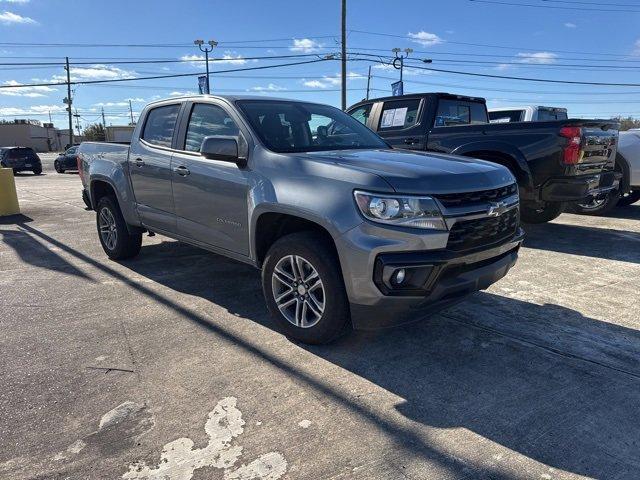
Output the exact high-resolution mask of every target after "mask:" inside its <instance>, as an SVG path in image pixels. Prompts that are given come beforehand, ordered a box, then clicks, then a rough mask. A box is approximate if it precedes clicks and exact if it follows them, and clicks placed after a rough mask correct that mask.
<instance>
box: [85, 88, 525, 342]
mask: <svg viewBox="0 0 640 480" xmlns="http://www.w3.org/2000/svg"><path fill="white" fill-rule="evenodd" d="M78 155H79V167H80V174H81V178H82V182H83V186H84V189H85V190H84V196H85V199H86V201H87V203H88V204H89V205H90V206H91V208H93V209H94V210H95V211H96V219H97V229H98V236H99V238H100V242H101V243H102V247H103V248H104V251H105V252H106V254H107V255H108V256H109V257H110V258H112V259H115V260H118V259H125V258H130V257H133V256H135V255H137V254H138V253H139V251H140V246H141V242H142V234H143V233H144V232H145V231H148V232H153V233H159V234H163V235H166V236H168V237H171V238H174V239H177V240H181V241H184V242H187V243H190V244H192V245H196V246H198V247H202V248H204V249H207V250H210V251H213V252H216V253H219V254H222V255H226V256H228V257H231V258H234V259H236V260H239V261H242V262H246V263H249V264H251V265H254V266H256V267H258V268H260V269H261V270H262V287H263V293H264V296H265V300H266V303H267V306H268V308H269V310H270V312H271V313H272V315H273V317H274V319H275V321H276V322H277V324H278V325H279V326H280V327H281V329H282V330H283V331H284V332H285V333H286V334H287V335H289V336H291V337H293V338H296V339H298V340H301V341H303V342H308V343H326V342H329V341H331V340H332V339H334V338H336V337H337V336H338V335H340V334H341V333H343V332H345V331H348V329H349V328H351V327H354V328H360V329H371V328H378V327H382V326H390V325H395V324H400V323H404V322H408V321H412V320H417V319H420V318H423V317H425V316H427V315H428V314H432V313H434V312H436V311H438V310H439V309H442V308H444V307H446V306H448V305H451V304H452V303H454V302H456V301H459V300H460V299H462V298H464V297H465V296H466V295H468V294H470V293H472V292H475V291H477V290H480V289H485V288H487V287H488V286H489V285H491V284H492V283H494V282H496V281H497V280H499V279H500V278H502V277H503V276H504V275H505V274H506V273H507V271H508V270H509V269H510V268H511V267H512V266H513V265H514V263H515V262H516V258H517V253H518V249H519V248H520V244H521V242H522V238H523V232H522V230H521V228H520V225H519V204H518V189H517V185H516V183H515V179H514V177H513V175H512V174H511V173H510V172H509V170H507V169H506V168H505V167H502V166H500V165H496V164H493V163H489V162H486V161H482V160H475V159H471V158H464V157H457V156H451V155H443V154H431V153H419V152H408V151H402V150H393V149H391V148H390V147H389V146H388V145H387V143H385V141H384V140H382V139H381V138H380V137H379V136H378V135H376V134H375V133H373V132H372V131H371V130H369V129H368V128H366V127H365V126H364V125H362V124H360V123H359V122H358V121H357V120H355V119H353V118H352V117H350V116H349V115H347V114H345V113H344V112H342V111H340V110H338V109H336V108H333V107H330V106H326V105H321V104H315V103H307V102H298V101H292V100H277V99H264V98H252V97H237V96H236V97H218V96H208V95H207V96H193V97H185V98H173V99H169V100H163V101H158V102H154V103H152V104H150V105H148V106H146V107H145V109H144V110H143V112H142V114H141V117H140V121H139V123H138V125H137V126H136V129H135V131H134V133H133V138H132V142H131V145H130V147H129V146H125V145H117V144H106V143H95V142H84V143H82V144H81V145H80V148H79V149H78Z"/></svg>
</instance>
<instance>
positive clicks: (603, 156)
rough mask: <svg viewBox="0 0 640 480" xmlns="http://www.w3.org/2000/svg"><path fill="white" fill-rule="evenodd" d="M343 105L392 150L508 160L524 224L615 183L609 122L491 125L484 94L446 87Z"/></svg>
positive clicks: (614, 135)
mask: <svg viewBox="0 0 640 480" xmlns="http://www.w3.org/2000/svg"><path fill="white" fill-rule="evenodd" d="M347 111H348V113H350V114H351V115H352V116H353V117H355V118H356V119H357V120H359V121H360V122H361V123H363V124H365V125H367V126H368V127H369V128H371V129H372V130H374V131H375V132H377V133H378V134H379V135H380V136H382V137H383V138H384V139H385V140H386V141H387V142H388V143H389V144H391V145H392V146H394V147H396V148H402V149H410V150H427V151H432V152H443V153H453V154H457V155H464V156H468V157H474V158H480V159H485V160H490V161H492V162H495V163H499V164H501V165H504V166H506V167H507V168H509V170H510V171H511V172H512V173H513V174H514V175H515V177H516V178H517V179H518V185H519V187H520V200H521V205H520V213H521V216H522V219H523V221H525V222H528V223H542V222H548V221H550V220H553V219H554V218H556V217H557V216H558V215H560V213H562V211H563V208H564V207H565V205H566V204H567V203H571V202H580V201H582V202H588V201H590V199H592V198H598V197H605V196H606V195H607V192H609V191H611V190H614V189H616V188H617V186H618V182H619V180H618V175H617V174H616V173H615V172H614V159H615V155H616V141H617V138H618V130H617V129H618V123H617V122H616V121H614V120H575V119H573V120H572V119H569V120H554V121H546V122H528V123H517V124H510V123H503V124H499V123H497V124H490V123H489V118H488V116H487V106H486V103H485V100H484V99H483V98H476V97H465V96H461V95H452V94H448V93H420V94H415V95H404V96H400V97H386V98H379V99H374V100H364V101H362V102H359V103H357V104H355V105H354V106H352V107H350V108H349V109H348V110H347Z"/></svg>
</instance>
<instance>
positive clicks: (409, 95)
mask: <svg viewBox="0 0 640 480" xmlns="http://www.w3.org/2000/svg"><path fill="white" fill-rule="evenodd" d="M429 96H438V97H445V98H457V99H460V100H470V101H474V102H486V99H484V98H482V97H471V96H469V95H458V94H457V93H448V92H422V93H407V94H404V95H397V96H388V97H378V98H370V99H368V100H360V101H359V102H357V103H355V104H354V105H358V104H360V103H367V102H384V101H388V100H402V99H403V98H424V97H429Z"/></svg>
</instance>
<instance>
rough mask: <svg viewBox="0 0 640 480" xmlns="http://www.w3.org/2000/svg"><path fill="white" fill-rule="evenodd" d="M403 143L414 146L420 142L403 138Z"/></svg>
mask: <svg viewBox="0 0 640 480" xmlns="http://www.w3.org/2000/svg"><path fill="white" fill-rule="evenodd" d="M404 143H405V144H407V145H415V144H416V143H420V140H419V139H417V138H405V139H404Z"/></svg>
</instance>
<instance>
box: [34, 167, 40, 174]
mask: <svg viewBox="0 0 640 480" xmlns="http://www.w3.org/2000/svg"><path fill="white" fill-rule="evenodd" d="M32 171H33V174H34V175H40V174H41V173H42V167H36V168H34V169H33V170H32Z"/></svg>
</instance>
